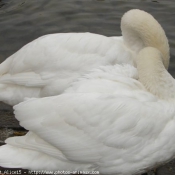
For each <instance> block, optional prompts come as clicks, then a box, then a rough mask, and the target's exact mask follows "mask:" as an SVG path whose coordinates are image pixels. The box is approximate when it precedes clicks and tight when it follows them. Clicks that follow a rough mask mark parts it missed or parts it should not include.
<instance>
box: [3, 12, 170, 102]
mask: <svg viewBox="0 0 175 175" xmlns="http://www.w3.org/2000/svg"><path fill="white" fill-rule="evenodd" d="M121 29H122V33H123V36H122V37H106V36H102V35H98V34H91V33H68V34H51V35H46V36H43V37H40V38H38V39H37V40H35V41H33V42H31V43H29V44H27V45H26V46H24V47H23V48H22V49H20V50H19V51H18V52H16V53H15V54H13V55H12V56H10V57H9V58H7V60H6V61H5V62H3V63H2V64H1V65H0V75H1V77H0V101H3V102H5V103H8V104H10V105H15V104H17V103H19V102H21V101H23V100H24V98H25V97H46V96H52V95H58V94H61V93H62V92H64V90H65V89H67V88H68V87H69V85H70V84H71V83H72V82H73V81H75V80H77V78H79V77H80V76H81V75H83V74H85V73H87V72H88V71H90V70H92V69H93V68H98V67H99V66H106V65H115V64H123V63H127V64H130V65H134V66H135V65H136V64H135V57H136V55H137V53H138V52H139V51H140V49H142V48H144V47H146V46H152V47H155V48H157V49H159V50H160V51H161V53H162V54H163V55H164V65H165V67H166V68H168V64H169V49H168V41H167V38H166V36H165V33H164V31H163V29H162V28H161V26H160V25H159V23H158V22H157V21H156V20H155V19H154V18H153V17H152V16H151V15H150V14H148V13H146V12H144V11H141V10H131V11H129V12H127V13H126V14H125V15H124V16H123V18H122V21H121Z"/></svg>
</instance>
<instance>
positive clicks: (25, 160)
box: [0, 145, 64, 170]
mask: <svg viewBox="0 0 175 175" xmlns="http://www.w3.org/2000/svg"><path fill="white" fill-rule="evenodd" d="M63 163H64V162H62V161H59V160H57V159H55V158H53V157H51V156H48V155H46V154H43V153H40V152H37V151H34V150H29V149H23V148H18V147H14V146H11V145H3V146H1V147H0V166H1V167H4V168H23V169H32V170H57V169H58V168H59V167H61V166H62V165H63Z"/></svg>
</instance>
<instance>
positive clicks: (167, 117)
mask: <svg viewBox="0 0 175 175" xmlns="http://www.w3.org/2000/svg"><path fill="white" fill-rule="evenodd" d="M147 59H148V60H149V61H147ZM147 63H148V64H147ZM137 65H138V71H137V69H136V68H134V67H133V66H130V65H123V66H122V65H115V66H106V67H101V68H100V69H96V70H95V71H93V72H91V73H90V74H88V75H86V76H84V77H83V78H80V79H79V80H78V81H77V82H75V83H73V84H72V86H71V87H69V88H68V89H67V90H66V91H65V92H64V93H63V94H61V95H59V96H55V97H46V98H41V99H30V100H28V101H25V102H22V103H20V104H19V105H17V106H15V107H14V109H15V115H16V118H17V119H18V120H19V121H20V124H21V125H22V126H23V127H25V128H26V129H28V130H30V131H29V133H28V134H27V135H26V136H23V137H13V138H9V139H7V140H6V143H7V145H4V146H2V147H1V148H0V166H4V167H15V168H28V169H34V170H43V169H45V170H46V169H47V170H58V169H59V170H67V171H75V170H84V171H92V170H96V171H99V172H100V174H115V175H133V174H138V173H142V172H144V171H146V170H147V169H149V168H152V167H154V166H157V165H159V164H161V163H164V162H165V161H168V160H170V159H172V158H173V157H174V156H175V147H174V145H175V137H174V135H175V98H174V94H175V81H174V79H173V78H172V77H171V75H170V74H168V72H167V71H166V69H165V68H164V66H163V64H162V55H161V53H160V52H159V51H158V50H156V49H153V48H146V49H143V51H141V52H140V54H139V56H138V59H137ZM148 65H151V67H150V66H148ZM145 69H146V71H145ZM153 71H154V73H153ZM149 73H152V75H150V74H149ZM150 76H152V77H153V78H152V79H150V78H149V77H150ZM143 78H144V79H143ZM138 79H139V81H138ZM146 80H149V81H150V84H149V86H148V84H147V81H146ZM153 82H154V84H152V83H153ZM164 82H166V84H165V83H164ZM157 83H158V85H159V86H156V85H157ZM160 85H161V86H160ZM157 87H158V89H157V91H155V88H157ZM162 92H163V93H162Z"/></svg>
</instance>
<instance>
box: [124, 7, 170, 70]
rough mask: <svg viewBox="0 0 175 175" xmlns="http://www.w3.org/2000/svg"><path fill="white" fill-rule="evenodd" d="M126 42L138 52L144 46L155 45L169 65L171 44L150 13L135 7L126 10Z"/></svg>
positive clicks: (166, 66) (164, 62) (166, 64)
mask: <svg viewBox="0 0 175 175" xmlns="http://www.w3.org/2000/svg"><path fill="white" fill-rule="evenodd" d="M121 30H122V35H123V38H124V42H125V44H126V45H127V46H128V47H129V48H130V49H131V50H133V51H134V52H136V53H138V52H139V51H140V50H141V49H143V48H144V47H154V48H156V49H158V50H159V51H160V52H161V53H162V55H163V64H164V66H165V68H166V69H168V66H169V57H170V56H169V55H170V54H169V44H168V39H167V37H166V35H165V32H164V30H163V29H162V27H161V25H160V24H159V23H158V22H157V21H156V19H155V18H154V17H153V16H152V15H150V14H149V13H147V12H145V11H142V10H138V9H134V10H130V11H128V12H126V13H125V14H124V15H123V17H122V21H121Z"/></svg>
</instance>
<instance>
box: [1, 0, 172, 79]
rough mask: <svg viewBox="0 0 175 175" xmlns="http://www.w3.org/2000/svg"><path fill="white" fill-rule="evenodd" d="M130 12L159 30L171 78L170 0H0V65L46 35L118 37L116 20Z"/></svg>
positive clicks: (118, 27)
mask: <svg viewBox="0 0 175 175" xmlns="http://www.w3.org/2000/svg"><path fill="white" fill-rule="evenodd" d="M133 8H138V9H142V10H145V11H147V12H149V13H151V14H152V15H153V16H154V17H155V18H156V19H157V20H158V21H159V23H160V24H161V25H162V26H163V28H164V30H165V32H166V34H167V36H168V39H169V43H170V47H171V63H170V68H169V71H170V73H171V74H172V75H173V76H174V77H175V32H174V31H175V20H174V19H175V2H174V0H170V1H162V0H161V1H159V0H157V1H156V0H154V1H153V0H152V1H148V0H147V1H146V0H140V1H129V2H128V1H116V0H0V62H2V61H3V60H5V59H6V58H7V57H8V56H9V55H11V54H13V53H14V52H15V51H17V50H18V49H19V48H21V47H22V46H23V45H25V44H26V43H28V42H30V41H32V40H34V39H36V38H37V37H39V36H41V35H45V34H49V33H60V32H93V33H98V34H103V35H106V36H114V35H116V36H117V35H121V31H120V19H121V17H122V15H123V13H124V12H126V11H127V10H129V9H133Z"/></svg>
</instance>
